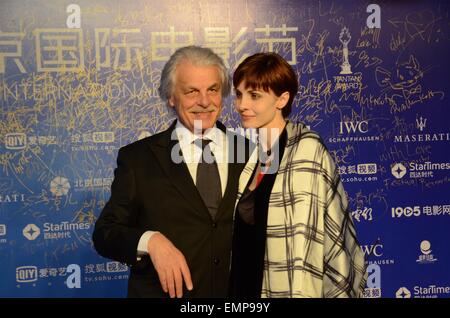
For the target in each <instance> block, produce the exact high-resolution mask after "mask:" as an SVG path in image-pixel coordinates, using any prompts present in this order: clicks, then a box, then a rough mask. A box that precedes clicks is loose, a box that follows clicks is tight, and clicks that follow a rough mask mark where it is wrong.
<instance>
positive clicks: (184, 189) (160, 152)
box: [150, 121, 209, 215]
mask: <svg viewBox="0 0 450 318" xmlns="http://www.w3.org/2000/svg"><path fill="white" fill-rule="evenodd" d="M175 125H176V121H174V123H173V124H172V125H171V126H170V128H169V129H167V130H166V131H165V132H164V133H162V134H161V137H160V139H159V140H158V142H156V143H153V144H150V148H151V150H152V152H153V154H154V155H155V157H156V159H157V160H158V162H159V164H160V166H161V167H162V169H163V171H164V172H165V174H166V175H167V177H168V179H169V180H170V181H171V182H172V184H173V185H174V186H175V188H177V190H178V192H179V193H180V194H181V195H182V196H183V197H184V198H185V200H186V201H187V202H189V204H190V205H191V206H192V208H193V209H195V211H196V212H198V213H200V214H201V215H205V213H206V215H209V212H208V209H207V208H206V206H205V204H204V203H203V200H202V198H201V197H200V194H199V193H198V191H197V188H196V187H195V184H194V181H193V180H192V177H191V174H190V173H189V169H188V167H187V165H186V163H184V162H183V161H182V162H180V163H175V162H174V161H173V160H172V157H171V154H172V151H174V152H176V151H178V155H179V156H180V157H181V156H182V153H181V149H180V146H179V144H178V140H177V139H176V135H175V131H174V129H175ZM172 134H173V136H172ZM202 210H203V211H202Z"/></svg>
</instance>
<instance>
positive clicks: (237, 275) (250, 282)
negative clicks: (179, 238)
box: [230, 129, 287, 298]
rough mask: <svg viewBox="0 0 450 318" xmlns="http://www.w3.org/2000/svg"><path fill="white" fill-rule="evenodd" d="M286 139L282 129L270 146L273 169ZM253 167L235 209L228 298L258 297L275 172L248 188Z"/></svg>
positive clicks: (277, 162)
mask: <svg viewBox="0 0 450 318" xmlns="http://www.w3.org/2000/svg"><path fill="white" fill-rule="evenodd" d="M286 142H287V132H286V129H284V130H283V132H282V133H281V135H280V137H279V140H278V141H277V142H276V143H275V144H274V147H273V148H272V149H279V156H275V158H276V157H278V158H279V159H278V160H275V161H274V162H273V163H272V166H273V164H275V163H276V164H277V168H276V171H275V172H278V166H279V162H281V158H282V157H283V153H284V149H285V146H286ZM278 143H279V145H278ZM278 147H279V148H278ZM272 152H273V151H272ZM260 158H261V154H260ZM258 164H259V162H258ZM257 166H258V165H256V167H257ZM256 167H255V170H253V174H252V176H251V178H250V180H249V182H248V184H247V186H246V188H245V190H244V193H243V194H242V197H241V199H240V200H239V202H238V204H237V206H236V211H235V220H234V231H233V245H232V259H231V277H230V296H231V297H250V298H259V297H261V288H262V280H263V272H264V255H265V248H266V229H267V212H268V208H269V199H270V193H271V192H272V188H273V185H274V183H275V178H276V176H277V173H271V174H265V175H264V177H263V178H262V180H261V182H260V183H259V185H258V186H257V187H256V188H255V189H254V190H253V191H251V190H249V188H248V187H249V185H250V184H251V181H252V180H253V178H254V175H255V172H256Z"/></svg>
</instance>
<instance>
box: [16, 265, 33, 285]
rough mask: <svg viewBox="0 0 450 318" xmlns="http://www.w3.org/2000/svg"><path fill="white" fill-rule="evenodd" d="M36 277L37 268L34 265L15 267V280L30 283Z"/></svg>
mask: <svg viewBox="0 0 450 318" xmlns="http://www.w3.org/2000/svg"><path fill="white" fill-rule="evenodd" d="M37 279H38V270H37V267H36V266H20V267H17V268H16V282H18V283H31V282H35V281H37Z"/></svg>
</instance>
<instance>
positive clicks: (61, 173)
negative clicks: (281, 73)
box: [0, 0, 450, 298]
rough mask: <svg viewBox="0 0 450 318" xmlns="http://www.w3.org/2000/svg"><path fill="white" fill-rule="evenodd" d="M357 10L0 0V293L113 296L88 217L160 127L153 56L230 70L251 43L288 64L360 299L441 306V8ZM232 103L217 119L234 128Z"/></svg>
mask: <svg viewBox="0 0 450 318" xmlns="http://www.w3.org/2000/svg"><path fill="white" fill-rule="evenodd" d="M370 4H371V2H368V1H356V2H355V1H288V0H283V1H274V0H258V1H257V0H247V1H240V0H236V1H235V0H220V1H216V0H213V1H204V0H200V1H195V2H194V1H174V0H168V1H165V3H160V1H144V0H142V1H126V3H125V2H124V1H118V0H114V1H106V0H96V1H85V0H78V1H76V2H75V1H57V0H48V1H37V0H36V1H13V0H3V1H1V3H0V9H1V10H0V105H1V108H0V273H1V274H0V296H2V297H55V296H57V297H74V296H76V297H122V296H125V294H126V281H127V278H128V268H127V267H126V266H124V265H122V264H120V263H117V262H114V261H111V260H107V259H104V258H102V257H100V256H98V255H97V254H96V252H95V250H94V249H93V246H92V240H91V234H92V231H93V224H94V222H95V220H96V218H97V217H98V215H99V213H100V211H101V209H102V207H103V206H104V204H105V202H106V201H107V200H108V198H109V194H110V189H109V187H110V184H111V182H112V177H113V170H114V168H115V166H116V163H115V160H116V155H117V150H118V149H119V148H120V147H121V146H124V145H126V144H128V143H130V142H133V141H135V140H138V139H140V138H143V137H145V136H148V135H152V134H154V133H156V132H158V131H161V130H163V129H165V128H167V127H168V126H169V124H170V122H171V121H172V119H173V114H172V113H170V112H168V110H167V109H166V106H165V105H164V104H163V103H162V102H161V100H160V99H159V97H158V94H157V87H158V85H159V78H160V74H161V69H162V67H163V65H164V63H165V61H167V59H168V57H169V56H170V54H171V53H173V52H174V50H176V49H177V48H178V47H181V46H185V45H189V44H198V45H202V46H207V47H211V48H212V49H213V50H214V51H215V52H217V53H218V54H219V55H221V56H222V57H223V58H224V60H225V61H226V63H227V65H228V66H229V67H230V70H231V71H233V70H234V69H235V68H236V66H237V65H238V64H239V63H240V61H242V60H243V59H244V58H245V57H247V56H249V55H251V54H253V53H256V52H260V51H275V52H278V53H279V54H281V55H283V56H284V57H285V58H286V60H288V61H289V62H290V63H291V64H292V66H293V67H294V69H295V70H296V72H297V74H298V76H299V80H300V84H301V87H300V92H299V94H298V95H297V97H296V99H295V101H294V109H293V113H292V116H291V118H292V119H293V120H301V121H303V122H305V123H306V124H307V125H309V126H310V127H311V129H313V130H316V131H318V132H319V133H320V135H321V136H322V137H323V139H324V141H325V144H326V145H327V146H328V148H329V150H330V151H331V153H332V154H333V156H334V158H335V160H336V163H337V164H338V166H339V170H340V174H341V177H342V179H343V182H344V186H345V188H346V191H347V192H348V195H349V197H350V207H351V213H352V217H353V220H354V222H355V224H356V227H357V231H358V235H359V238H360V241H361V244H362V247H363V249H364V252H365V253H366V256H367V261H368V264H369V266H368V274H369V279H368V283H367V289H366V291H365V297H375V298H376V297H450V274H449V270H448V269H449V268H450V250H449V248H448V242H449V240H450V235H449V230H448V229H449V226H450V199H449V194H450V193H449V192H450V191H449V190H450V187H449V182H450V179H449V176H450V173H449V172H450V159H449V156H448V154H449V150H448V149H449V141H450V136H449V135H450V132H449V128H448V127H449V126H448V122H449V119H450V111H449V105H448V102H449V98H448V93H449V92H448V86H449V82H450V75H449V73H450V67H449V58H448V56H449V41H450V20H449V12H450V10H449V9H450V6H449V4H448V1H446V0H442V1H412V3H409V2H407V1H379V3H378V7H377V6H369V5H370ZM368 26H370V27H372V26H375V28H368ZM232 100H233V96H231V97H230V98H229V99H227V100H226V103H225V107H224V111H223V113H222V116H221V120H222V121H223V122H224V123H225V124H226V126H228V127H238V126H239V117H238V115H237V113H236V112H235V111H234V110H233V107H232Z"/></svg>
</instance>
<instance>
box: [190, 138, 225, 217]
mask: <svg viewBox="0 0 450 318" xmlns="http://www.w3.org/2000/svg"><path fill="white" fill-rule="evenodd" d="M210 142H211V140H206V139H197V140H196V141H195V144H196V145H197V146H199V147H201V148H202V157H201V158H200V161H199V163H198V166H197V178H196V185H197V190H198V192H199V193H200V196H201V197H202V199H203V202H204V203H205V205H206V207H207V208H208V210H209V214H211V217H212V219H213V220H214V219H215V217H216V214H217V210H218V209H219V204H220V201H221V200H222V186H221V183H220V175H219V169H218V168H217V163H216V159H215V158H214V154H213V153H212V152H211V148H210V145H209V143H210ZM211 159H213V160H211ZM211 161H212V162H211Z"/></svg>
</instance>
